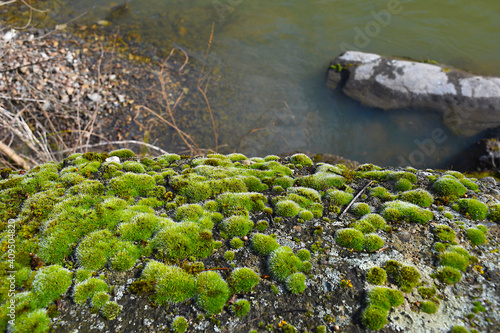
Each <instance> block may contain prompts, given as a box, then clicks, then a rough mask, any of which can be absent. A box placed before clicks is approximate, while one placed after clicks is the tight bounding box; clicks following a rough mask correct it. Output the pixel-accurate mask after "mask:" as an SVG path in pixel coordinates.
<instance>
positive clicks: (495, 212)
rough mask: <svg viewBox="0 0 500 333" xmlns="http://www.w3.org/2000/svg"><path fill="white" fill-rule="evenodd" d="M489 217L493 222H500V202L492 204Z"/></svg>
mask: <svg viewBox="0 0 500 333" xmlns="http://www.w3.org/2000/svg"><path fill="white" fill-rule="evenodd" d="M488 218H489V219H490V220H491V221H493V222H496V223H499V222H500V204H495V205H492V206H490V213H489V214H488Z"/></svg>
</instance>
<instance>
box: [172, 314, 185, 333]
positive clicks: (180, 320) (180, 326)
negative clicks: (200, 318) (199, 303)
mask: <svg viewBox="0 0 500 333" xmlns="http://www.w3.org/2000/svg"><path fill="white" fill-rule="evenodd" d="M171 328H172V331H173V332H175V333H184V332H186V331H187V328H188V321H187V319H186V318H184V317H182V316H177V317H175V318H174V320H172V325H171Z"/></svg>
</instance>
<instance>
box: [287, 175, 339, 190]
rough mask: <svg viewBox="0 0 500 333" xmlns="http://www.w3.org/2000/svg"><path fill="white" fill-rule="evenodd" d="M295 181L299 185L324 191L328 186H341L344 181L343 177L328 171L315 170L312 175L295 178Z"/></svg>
mask: <svg viewBox="0 0 500 333" xmlns="http://www.w3.org/2000/svg"><path fill="white" fill-rule="evenodd" d="M295 183H296V184H297V185H299V186H304V187H310V188H313V189H315V190H318V191H325V190H327V189H329V188H333V187H335V188H339V187H341V186H342V185H344V183H345V178H344V177H342V176H339V175H337V174H332V173H329V172H316V173H315V174H314V175H309V176H304V177H301V178H297V179H296V180H295Z"/></svg>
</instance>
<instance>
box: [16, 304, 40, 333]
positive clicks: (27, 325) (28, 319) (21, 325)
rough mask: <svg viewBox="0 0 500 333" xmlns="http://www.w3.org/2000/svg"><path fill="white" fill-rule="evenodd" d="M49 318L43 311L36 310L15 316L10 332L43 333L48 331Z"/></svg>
mask: <svg viewBox="0 0 500 333" xmlns="http://www.w3.org/2000/svg"><path fill="white" fill-rule="evenodd" d="M49 325H50V317H49V316H48V314H47V310H45V309H37V310H34V311H30V312H27V313H24V314H22V315H21V316H16V321H15V324H14V325H13V326H14V327H13V330H12V331H11V332H30V333H45V332H48V331H49Z"/></svg>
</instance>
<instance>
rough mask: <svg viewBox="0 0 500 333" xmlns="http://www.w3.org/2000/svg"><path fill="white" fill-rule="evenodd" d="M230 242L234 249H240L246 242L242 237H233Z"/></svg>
mask: <svg viewBox="0 0 500 333" xmlns="http://www.w3.org/2000/svg"><path fill="white" fill-rule="evenodd" d="M229 244H230V245H231V247H232V248H233V249H239V248H241V247H243V246H244V245H245V242H244V241H242V240H241V238H238V237H234V238H233V239H231V242H229Z"/></svg>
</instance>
